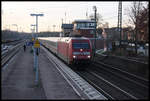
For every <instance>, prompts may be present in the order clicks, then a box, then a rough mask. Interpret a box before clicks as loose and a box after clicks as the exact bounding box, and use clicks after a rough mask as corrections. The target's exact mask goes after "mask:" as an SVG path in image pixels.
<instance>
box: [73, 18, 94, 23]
mask: <svg viewBox="0 0 150 101" xmlns="http://www.w3.org/2000/svg"><path fill="white" fill-rule="evenodd" d="M90 22H95V21H94V20H89V19H87V20H75V21H74V22H73V23H90Z"/></svg>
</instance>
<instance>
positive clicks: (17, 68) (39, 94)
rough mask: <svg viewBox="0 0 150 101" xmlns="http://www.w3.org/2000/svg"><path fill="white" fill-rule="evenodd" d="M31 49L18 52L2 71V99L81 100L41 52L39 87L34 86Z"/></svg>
mask: <svg viewBox="0 0 150 101" xmlns="http://www.w3.org/2000/svg"><path fill="white" fill-rule="evenodd" d="M30 51H31V47H27V48H26V51H25V52H24V51H23V47H22V49H21V50H20V51H19V52H18V54H17V55H16V57H15V58H14V60H13V61H12V62H11V63H9V64H8V66H7V67H5V69H4V70H2V79H1V81H2V83H1V84H2V87H1V88H2V99H81V98H80V97H79V96H78V95H77V94H76V92H75V91H74V90H73V88H72V87H71V86H70V85H69V84H68V82H67V81H66V80H65V79H64V78H63V76H62V75H61V74H60V73H59V72H58V70H57V69H56V68H55V67H54V66H53V64H52V63H50V61H48V59H47V58H46V57H44V55H43V52H44V51H42V50H40V54H39V57H38V61H39V86H35V72H34V69H33V59H34V58H33V54H32V53H31V52H30Z"/></svg>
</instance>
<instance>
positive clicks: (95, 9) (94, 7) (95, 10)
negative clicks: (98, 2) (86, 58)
mask: <svg viewBox="0 0 150 101" xmlns="http://www.w3.org/2000/svg"><path fill="white" fill-rule="evenodd" d="M93 9H94V14H95V16H94V20H95V40H94V41H95V42H94V48H95V49H94V57H95V53H96V27H97V24H96V12H97V8H96V6H93Z"/></svg>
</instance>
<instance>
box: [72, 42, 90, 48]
mask: <svg viewBox="0 0 150 101" xmlns="http://www.w3.org/2000/svg"><path fill="white" fill-rule="evenodd" d="M72 46H73V48H74V49H81V48H82V49H90V46H89V44H88V43H73V44H72Z"/></svg>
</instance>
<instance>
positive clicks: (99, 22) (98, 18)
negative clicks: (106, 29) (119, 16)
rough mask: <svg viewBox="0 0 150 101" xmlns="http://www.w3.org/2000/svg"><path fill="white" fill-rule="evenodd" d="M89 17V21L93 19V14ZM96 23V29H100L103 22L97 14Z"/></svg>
mask: <svg viewBox="0 0 150 101" xmlns="http://www.w3.org/2000/svg"><path fill="white" fill-rule="evenodd" d="M89 17H90V18H91V19H94V14H91V15H90V16H89ZM96 22H97V27H100V26H102V24H103V23H102V22H103V19H102V16H101V15H100V14H99V13H97V14H96Z"/></svg>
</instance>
